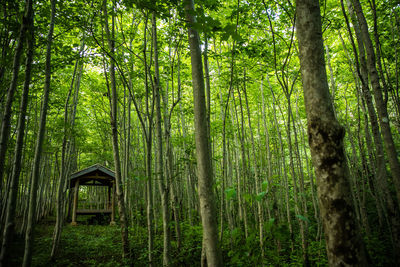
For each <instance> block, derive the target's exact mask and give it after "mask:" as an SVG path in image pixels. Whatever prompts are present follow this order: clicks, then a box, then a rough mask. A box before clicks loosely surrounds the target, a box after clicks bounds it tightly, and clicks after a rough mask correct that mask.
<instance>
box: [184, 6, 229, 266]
mask: <svg viewBox="0 0 400 267" xmlns="http://www.w3.org/2000/svg"><path fill="white" fill-rule="evenodd" d="M184 4H185V13H186V20H187V22H188V39H189V46H190V57H191V66H192V80H193V85H192V86H193V101H194V121H195V123H194V126H195V131H196V134H195V138H196V157H197V172H198V177H199V189H198V190H199V200H200V211H201V221H202V225H203V239H204V242H203V244H204V245H205V246H206V256H207V264H208V266H221V265H222V262H221V254H220V248H219V244H218V234H217V233H218V232H217V220H216V219H217V216H216V215H217V213H216V207H215V200H214V192H213V186H212V185H213V172H212V167H211V161H210V156H211V151H210V145H209V139H208V133H207V132H208V131H207V112H206V104H205V92H204V78H203V64H202V59H201V50H200V38H199V34H198V32H197V30H195V29H194V27H193V24H194V23H195V22H196V17H195V15H194V11H195V10H194V2H193V0H185V1H184Z"/></svg>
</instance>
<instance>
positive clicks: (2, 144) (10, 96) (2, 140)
mask: <svg viewBox="0 0 400 267" xmlns="http://www.w3.org/2000/svg"><path fill="white" fill-rule="evenodd" d="M32 18H33V0H26V1H25V14H24V16H23V18H22V22H21V27H20V29H19V35H18V41H17V47H16V48H15V54H14V59H13V68H12V78H11V84H10V87H9V88H8V91H7V95H6V100H5V107H4V110H3V117H2V119H3V120H2V123H1V132H0V187H3V185H2V183H3V172H4V167H5V162H6V161H5V159H6V153H7V146H8V138H9V135H10V128H11V124H10V120H11V113H12V109H11V105H12V102H13V100H14V94H15V91H16V89H17V85H18V74H19V68H20V64H21V55H22V52H23V49H24V43H25V40H26V31H27V29H28V28H29V27H31V25H30V24H31V23H32V22H31V21H32Z"/></svg>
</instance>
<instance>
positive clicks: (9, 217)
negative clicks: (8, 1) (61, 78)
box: [0, 1, 35, 266]
mask: <svg viewBox="0 0 400 267" xmlns="http://www.w3.org/2000/svg"><path fill="white" fill-rule="evenodd" d="M33 17H34V13H33V8H32V1H28V2H27V14H26V20H25V19H24V22H23V24H25V23H26V25H25V26H24V27H26V28H27V31H28V36H27V39H28V42H27V43H28V45H27V57H26V64H25V65H26V69H25V81H24V88H23V92H22V98H21V104H20V112H19V113H20V114H19V119H18V134H17V143H16V146H15V159H14V164H13V165H14V168H13V173H12V176H11V182H10V184H11V190H10V192H9V196H8V202H7V210H6V212H7V214H6V221H5V228H4V235H3V240H2V245H1V254H0V266H4V265H6V260H7V259H6V258H7V254H8V249H9V246H10V241H11V236H12V235H13V232H14V225H15V210H16V200H17V193H18V185H19V176H20V172H21V165H22V164H21V158H22V148H23V141H24V135H25V120H26V113H27V106H28V96H29V86H30V83H31V71H32V61H33V51H34V43H35V40H34V37H35V36H34V29H33V27H34V25H33ZM21 39H22V40H21ZM21 41H23V38H21V36H20V41H19V42H21ZM21 46H22V44H21ZM17 49H20V48H19V47H18V48H17ZM17 76H18V75H17ZM3 122H5V121H3ZM4 134H6V133H4ZM7 135H8V134H7ZM3 149H4V148H3ZM3 164H4V163H3ZM2 167H3V168H4V165H3V166H2ZM1 176H2V170H1V171H0V180H2V177H1Z"/></svg>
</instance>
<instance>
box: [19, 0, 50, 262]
mask: <svg viewBox="0 0 400 267" xmlns="http://www.w3.org/2000/svg"><path fill="white" fill-rule="evenodd" d="M55 16H56V0H51V18H50V25H49V31H48V33H47V43H46V45H47V47H46V65H45V72H46V73H45V81H44V88H43V99H42V107H41V110H40V124H39V132H38V136H37V139H36V145H35V156H34V160H33V168H32V169H33V171H32V178H31V187H30V192H29V210H28V221H27V227H26V232H25V251H24V260H23V263H22V265H23V266H24V267H27V266H30V265H31V261H32V243H33V234H34V226H35V220H36V218H35V212H36V203H37V199H36V198H37V191H38V190H37V189H38V180H39V175H40V173H39V167H40V161H41V157H42V148H43V142H44V133H45V130H46V119H47V109H48V103H49V94H50V81H51V45H52V43H53V32H54V24H55Z"/></svg>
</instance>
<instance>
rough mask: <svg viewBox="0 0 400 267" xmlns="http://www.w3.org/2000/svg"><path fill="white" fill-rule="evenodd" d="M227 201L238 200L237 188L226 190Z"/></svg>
mask: <svg viewBox="0 0 400 267" xmlns="http://www.w3.org/2000/svg"><path fill="white" fill-rule="evenodd" d="M225 194H226V200H228V201H229V200H231V199H236V189H235V188H228V189H225Z"/></svg>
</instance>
